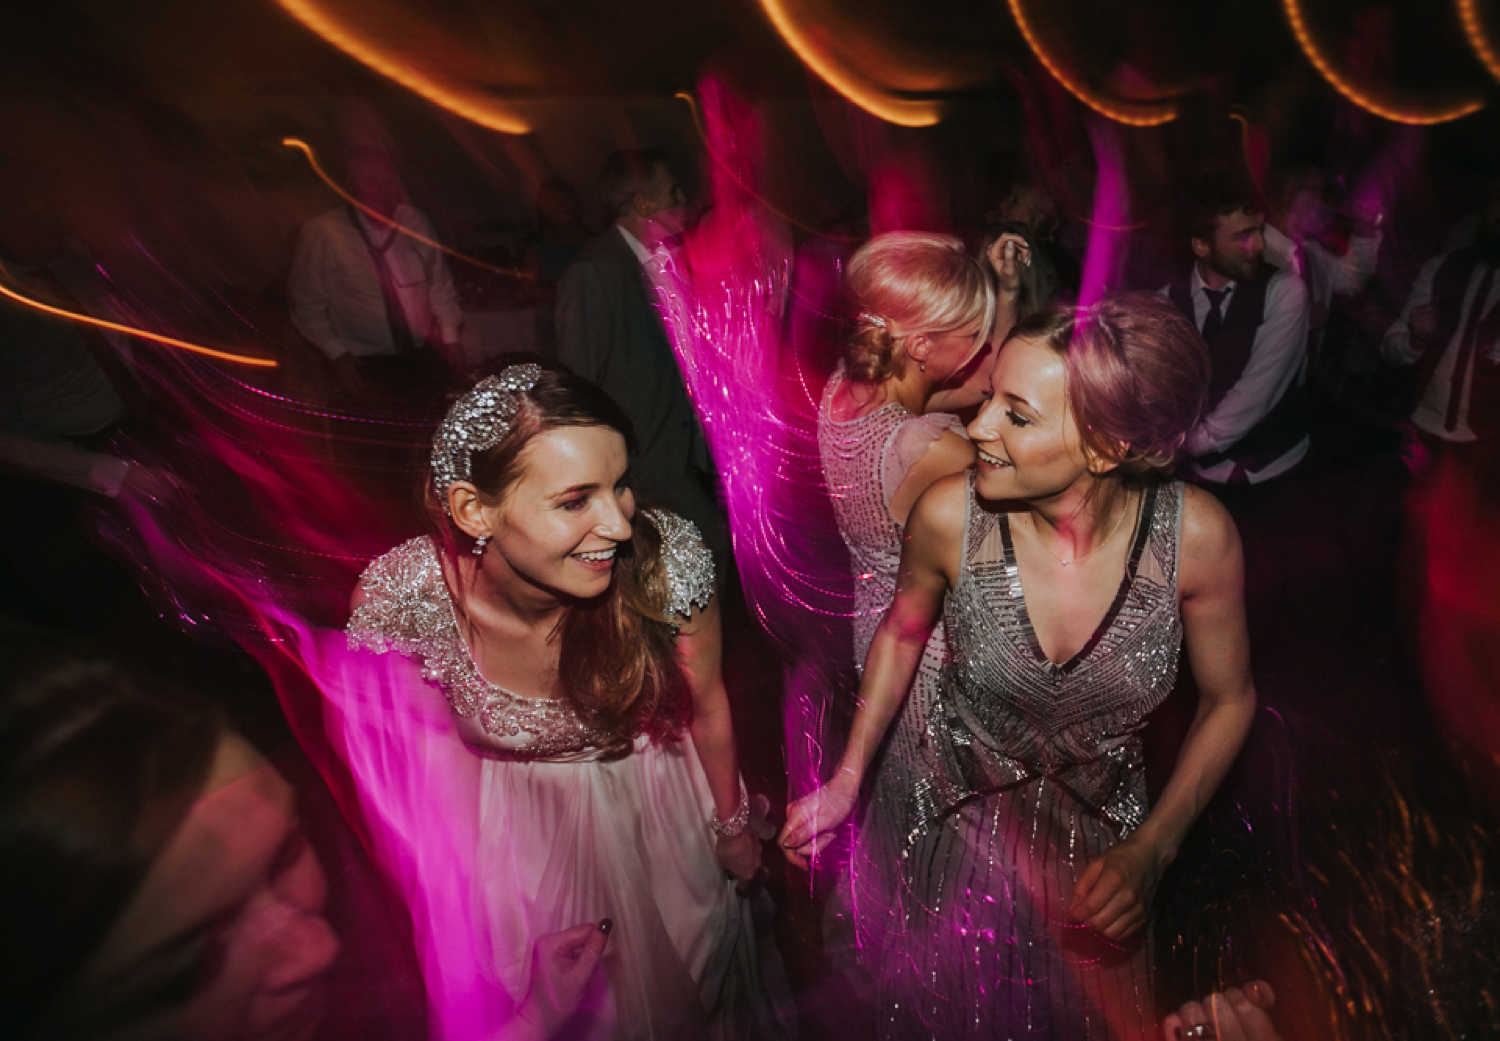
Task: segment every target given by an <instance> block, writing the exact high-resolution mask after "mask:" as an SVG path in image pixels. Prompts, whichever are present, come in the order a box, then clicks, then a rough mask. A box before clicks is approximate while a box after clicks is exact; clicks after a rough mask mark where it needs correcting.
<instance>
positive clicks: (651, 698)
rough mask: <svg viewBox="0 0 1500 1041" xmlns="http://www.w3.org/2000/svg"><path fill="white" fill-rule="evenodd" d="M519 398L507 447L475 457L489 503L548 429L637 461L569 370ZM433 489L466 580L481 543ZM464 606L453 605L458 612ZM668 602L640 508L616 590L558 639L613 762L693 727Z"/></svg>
mask: <svg viewBox="0 0 1500 1041" xmlns="http://www.w3.org/2000/svg"><path fill="white" fill-rule="evenodd" d="M516 360H518V359H515V358H510V359H501V360H500V362H499V363H498V364H499V366H500V367H504V366H505V365H508V364H511V363H514V362H515V361H516ZM519 360H522V361H535V359H533V358H525V359H519ZM496 371H498V369H497V370H496ZM520 399H521V406H520V410H519V411H518V412H517V413H516V417H515V420H514V421H513V422H512V423H511V427H510V430H509V431H508V432H507V433H506V435H505V437H504V439H503V440H501V441H500V443H499V444H497V445H495V446H494V447H493V448H490V449H488V450H486V451H483V452H476V453H474V455H473V457H472V461H471V465H470V477H469V480H470V481H471V482H472V483H473V485H474V486H475V488H477V489H478V491H479V495H480V499H481V500H482V501H483V502H484V503H485V504H486V505H490V506H493V505H495V504H497V503H499V502H501V501H502V500H503V499H504V497H505V494H506V492H507V491H508V490H509V489H510V487H511V486H512V485H513V484H515V482H516V481H517V480H519V479H520V478H521V476H522V474H523V473H524V472H525V467H526V460H525V452H526V447H527V446H528V445H529V444H530V443H531V441H532V440H533V439H534V438H535V437H536V436H537V435H538V434H541V433H544V432H545V431H548V430H555V429H558V428H560V427H607V428H608V429H610V430H614V431H615V432H617V433H618V434H620V435H621V436H622V437H623V438H624V439H625V444H626V447H627V449H628V450H629V451H630V452H631V454H634V452H635V432H634V429H633V428H632V426H631V423H630V420H629V419H628V418H627V417H626V415H625V413H624V412H623V411H622V410H621V409H620V406H619V405H617V404H615V402H614V400H613V399H612V398H611V397H610V396H609V395H608V394H606V393H604V391H602V390H600V389H599V388H598V387H596V386H595V385H594V384H592V383H590V382H589V381H588V380H586V379H583V378H582V377H581V376H576V375H574V374H573V373H571V372H569V371H568V370H566V369H562V368H559V367H557V366H553V365H545V364H544V365H543V366H542V375H541V378H540V379H538V380H537V381H536V383H535V384H534V385H533V386H532V388H531V389H530V390H528V391H525V392H524V393H522V394H521V395H520ZM427 487H428V510H427V512H428V517H429V520H430V522H431V524H432V526H433V534H434V536H435V537H436V539H437V543H438V545H439V547H441V549H442V552H443V553H444V555H446V556H447V557H448V561H449V564H450V565H451V567H450V569H449V570H450V573H452V574H455V575H456V574H459V573H460V570H459V567H458V563H459V561H460V560H461V559H463V558H464V556H466V555H467V554H468V552H469V550H471V549H472V548H473V545H474V540H473V539H472V538H471V537H470V536H468V535H466V534H464V533H463V532H462V531H460V530H459V529H458V527H457V526H456V525H455V524H454V523H453V521H452V520H451V519H449V517H448V516H447V514H446V512H445V511H444V509H443V506H442V504H441V503H440V502H438V501H437V495H436V492H434V491H433V490H432V482H431V481H430V480H429V481H428V482H427ZM462 599H463V598H462V596H461V595H455V597H454V600H455V603H456V604H457V606H458V609H459V612H460V614H463V613H464V612H463V602H462ZM667 600H668V595H667V571H666V562H665V560H664V558H663V556H662V543H661V535H660V534H659V533H658V532H657V530H656V526H655V525H654V524H653V523H652V522H651V520H650V519H649V518H648V517H646V516H644V515H643V511H641V510H639V509H637V510H636V513H635V518H634V520H633V521H632V523H631V537H630V541H629V542H627V543H622V544H621V545H620V547H619V549H618V550H617V551H616V553H615V565H614V574H613V577H612V579H611V581H610V584H609V589H608V590H607V591H605V593H603V594H602V595H601V596H598V597H596V598H594V599H592V600H577V601H573V602H571V603H570V604H569V605H568V609H567V610H566V611H564V612H563V616H562V620H561V621H560V622H559V623H558V629H557V631H556V633H555V638H557V639H558V640H559V641H560V644H561V653H560V654H559V656H558V665H557V673H558V685H559V687H560V693H561V694H562V696H563V697H564V698H566V699H567V700H568V702H569V703H570V704H571V705H572V706H573V708H574V709H575V710H576V711H577V712H578V715H579V717H580V718H581V719H582V720H583V721H584V722H585V723H587V724H589V725H590V726H592V727H594V728H595V729H597V730H600V731H602V732H603V733H604V734H606V735H607V737H606V740H605V743H604V748H605V751H606V752H607V753H609V754H612V755H617V756H623V755H625V754H627V753H628V752H629V751H630V745H631V742H632V741H633V740H634V739H635V736H636V735H637V734H648V735H650V736H651V737H652V738H653V739H656V740H674V739H676V738H677V737H678V736H679V735H680V734H681V732H682V729H683V727H685V726H686V725H687V723H688V721H689V719H690V716H691V705H692V700H691V691H690V690H689V688H688V682H687V678H686V676H684V675H683V672H682V669H681V667H680V666H679V665H678V662H677V646H676V636H677V632H676V628H675V627H674V626H673V624H672V622H671V620H670V619H668V618H667V617H666V616H665V615H664V614H663V612H662V609H661V605H662V604H665V603H667Z"/></svg>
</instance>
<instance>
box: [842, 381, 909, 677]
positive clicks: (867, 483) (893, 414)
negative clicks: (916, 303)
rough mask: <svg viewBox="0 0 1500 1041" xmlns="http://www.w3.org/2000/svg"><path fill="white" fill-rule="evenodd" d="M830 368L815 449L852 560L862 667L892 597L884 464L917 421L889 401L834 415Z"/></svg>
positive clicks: (897, 541)
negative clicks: (907, 426) (862, 410)
mask: <svg viewBox="0 0 1500 1041" xmlns="http://www.w3.org/2000/svg"><path fill="white" fill-rule="evenodd" d="M843 380H844V374H843V370H839V371H838V372H835V373H834V374H833V375H832V376H831V377H830V378H829V380H828V387H827V389H826V390H824V392H823V403H822V407H821V408H819V409H818V454H819V456H820V459H821V462H822V464H823V480H824V482H825V483H826V484H827V486H828V495H829V497H830V498H831V499H832V500H833V514H834V518H835V520H837V522H838V526H839V534H840V535H842V536H843V538H844V544H845V545H846V546H848V547H849V556H850V557H851V562H852V563H853V565H854V660H855V662H856V664H857V665H860V666H862V665H863V664H864V660H865V653H866V652H867V651H868V650H869V649H870V641H871V640H872V639H873V638H874V636H875V630H876V628H878V627H879V625H880V619H881V617H882V616H884V614H885V612H886V609H887V608H889V607H890V606H891V601H892V600H894V599H895V597H896V572H897V571H898V569H899V568H900V566H901V536H902V528H901V525H900V524H897V523H896V519H895V518H894V517H892V516H891V511H890V509H889V508H888V507H887V506H886V503H887V502H888V501H889V500H890V496H889V494H888V493H889V491H890V489H887V488H886V464H887V460H888V456H889V454H890V452H891V451H892V446H893V444H894V442H895V440H896V437H897V435H898V434H899V433H900V432H901V428H902V427H903V426H904V425H905V424H907V423H910V422H914V421H920V419H921V417H917V416H913V415H912V414H911V413H910V412H908V411H907V410H906V408H905V407H904V406H902V405H900V404H897V403H895V402H892V403H891V404H888V405H882V406H881V407H880V408H877V409H874V410H872V411H870V412H867V413H866V414H864V415H863V416H858V417H856V418H854V419H847V420H839V419H834V418H833V414H832V411H831V409H832V403H833V396H834V393H835V392H836V391H837V390H838V387H839V385H840V384H841V383H842V382H843Z"/></svg>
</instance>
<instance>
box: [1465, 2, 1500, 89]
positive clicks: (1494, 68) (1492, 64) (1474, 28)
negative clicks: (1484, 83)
mask: <svg viewBox="0 0 1500 1041" xmlns="http://www.w3.org/2000/svg"><path fill="white" fill-rule="evenodd" d="M1458 20H1459V22H1460V23H1461V24H1462V25H1463V27H1464V35H1465V36H1466V37H1468V39H1469V46H1470V47H1472V48H1473V49H1474V53H1475V54H1477V55H1478V56H1479V60H1480V61H1481V62H1483V63H1484V67H1485V68H1486V69H1488V70H1489V74H1490V75H1491V76H1493V77H1495V79H1497V80H1500V55H1496V54H1495V48H1494V47H1493V46H1491V45H1490V38H1489V35H1488V34H1487V33H1486V32H1485V31H1484V22H1483V21H1482V20H1481V19H1480V17H1479V4H1478V3H1477V0H1458Z"/></svg>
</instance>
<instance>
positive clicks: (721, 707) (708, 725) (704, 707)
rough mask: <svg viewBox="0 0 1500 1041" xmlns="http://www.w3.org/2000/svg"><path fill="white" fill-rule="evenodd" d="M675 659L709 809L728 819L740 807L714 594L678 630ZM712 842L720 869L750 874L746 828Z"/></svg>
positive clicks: (756, 846)
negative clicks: (684, 684)
mask: <svg viewBox="0 0 1500 1041" xmlns="http://www.w3.org/2000/svg"><path fill="white" fill-rule="evenodd" d="M677 658H678V661H679V662H681V664H682V669H683V672H684V673H685V674H686V676H687V679H688V684H689V686H690V687H691V688H692V694H693V722H692V726H691V728H690V733H691V735H692V738H693V747H694V748H696V749H697V751H698V759H699V760H700V761H701V762H702V763H703V772H704V774H706V775H707V777H708V787H709V790H710V791H711V792H713V797H714V812H715V813H717V814H718V817H719V820H721V821H728V820H729V819H730V818H731V817H733V816H734V814H735V812H736V811H737V810H738V809H739V807H740V766H739V759H738V755H737V753H736V751H735V746H734V721H733V719H732V717H731V716H730V711H729V693H728V691H726V690H725V688H724V673H723V671H722V668H721V666H722V661H723V640H722V636H721V631H720V621H719V598H718V597H717V596H715V597H714V598H713V599H712V600H710V601H709V602H708V606H707V607H704V608H702V609H699V610H696V611H694V612H693V615H692V617H691V618H689V619H688V620H687V621H686V622H684V623H682V624H681V626H680V627H679V628H678V630H677ZM717 846H718V855H719V862H720V863H721V864H722V865H723V866H724V868H725V870H727V871H729V872H730V873H731V874H733V875H734V876H735V877H736V878H738V879H740V881H742V882H747V881H749V880H750V879H752V878H754V877H755V873H756V871H757V870H758V869H759V867H760V840H759V839H757V838H756V837H755V835H754V834H753V833H752V832H751V831H750V830H749V829H748V828H747V829H745V831H743V832H741V833H740V835H739V836H737V837H736V838H734V839H725V838H723V837H720V838H719V839H718V842H717Z"/></svg>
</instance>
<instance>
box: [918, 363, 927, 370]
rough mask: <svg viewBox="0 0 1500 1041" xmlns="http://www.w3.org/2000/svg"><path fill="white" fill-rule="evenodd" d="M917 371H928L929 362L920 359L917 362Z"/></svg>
mask: <svg viewBox="0 0 1500 1041" xmlns="http://www.w3.org/2000/svg"><path fill="white" fill-rule="evenodd" d="M917 371H918V372H926V371H927V363H926V362H925V361H919V362H917Z"/></svg>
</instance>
